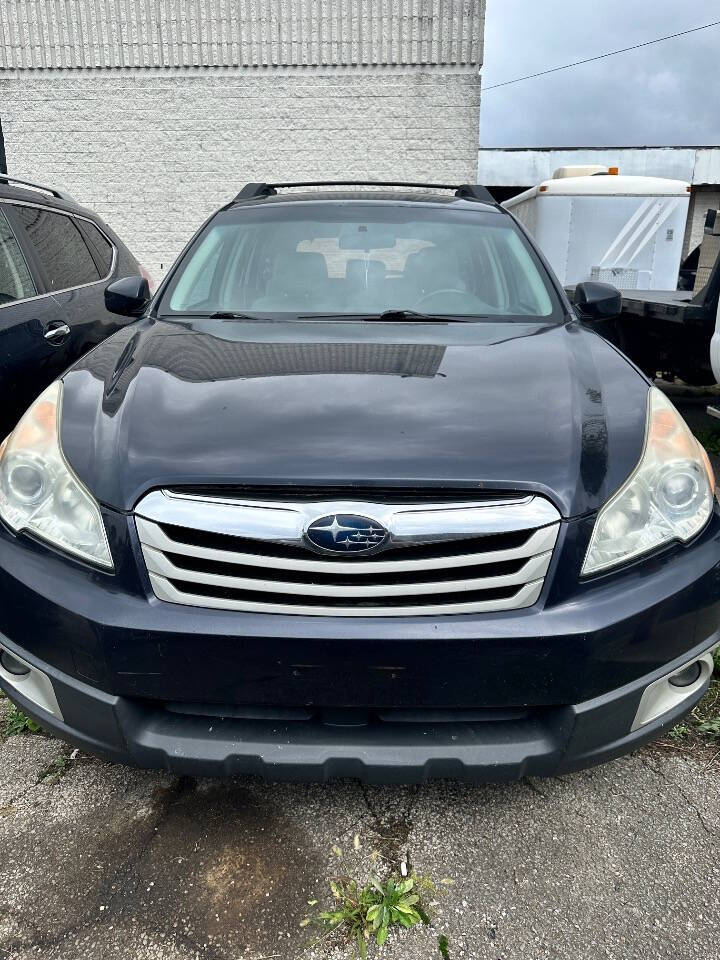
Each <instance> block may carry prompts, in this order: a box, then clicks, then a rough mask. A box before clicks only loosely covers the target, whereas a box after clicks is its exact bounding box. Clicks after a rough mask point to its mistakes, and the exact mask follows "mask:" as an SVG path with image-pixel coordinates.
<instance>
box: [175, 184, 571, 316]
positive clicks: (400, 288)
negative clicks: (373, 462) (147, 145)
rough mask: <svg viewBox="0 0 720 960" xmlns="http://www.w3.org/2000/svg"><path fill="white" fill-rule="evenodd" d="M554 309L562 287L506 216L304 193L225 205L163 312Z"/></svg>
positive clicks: (520, 312) (185, 263) (558, 312)
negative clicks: (294, 198) (320, 198)
mask: <svg viewBox="0 0 720 960" xmlns="http://www.w3.org/2000/svg"><path fill="white" fill-rule="evenodd" d="M388 310H399V311H404V310H408V311H415V312H418V313H423V314H430V315H432V316H441V317H458V318H468V319H471V318H488V317H491V318H493V319H497V318H503V319H523V320H526V319H528V318H535V319H540V320H547V321H550V320H557V319H560V318H561V317H562V309H561V305H560V302H559V299H558V297H557V295H556V293H555V291H554V290H553V288H552V285H551V283H550V280H549V278H548V277H547V274H546V271H545V269H544V268H543V267H542V265H541V264H540V263H539V261H538V259H537V257H536V255H535V253H534V251H533V250H532V248H531V247H530V245H529V243H528V242H527V240H526V239H525V237H524V236H523V235H522V233H521V232H520V230H519V229H518V228H517V226H516V225H515V224H514V222H513V221H512V220H511V219H510V218H509V217H504V216H501V215H498V214H497V213H493V212H490V211H487V212H486V211H475V210H470V211H468V210H467V209H465V210H457V209H452V207H451V206H449V205H448V206H444V205H441V204H437V205H436V206H435V205H433V206H430V205H425V206H423V207H420V206H419V205H417V204H415V205H413V204H412V203H406V204H402V203H398V204H393V203H388V202H385V203H376V204H374V205H373V204H366V203H362V202H358V201H350V202H340V201H336V202H330V203H327V202H326V203H322V202H316V201H299V202H292V203H283V204H277V205H272V204H268V205H265V206H263V207H255V208H254V209H248V208H239V209H237V210H229V211H225V212H223V213H221V214H220V215H219V216H218V217H216V218H214V219H213V221H212V222H211V224H210V225H209V226H208V227H207V229H206V230H205V231H203V232H202V233H201V234H200V236H199V237H198V239H197V240H196V241H195V243H194V244H193V245H192V246H191V248H190V250H189V251H188V253H187V254H186V255H185V257H184V258H183V260H182V262H181V263H180V266H179V268H178V269H177V270H176V271H175V274H174V276H173V277H172V280H171V282H170V283H169V285H168V287H167V289H166V291H165V293H164V294H163V297H162V299H161V302H160V304H159V308H158V315H159V316H165V317H167V316H173V315H176V316H177V315H186V316H187V315H193V316H207V315H212V314H214V313H227V314H233V313H237V314H249V315H250V316H251V317H254V316H258V317H270V316H272V317H277V318H297V317H303V316H316V315H319V316H325V315H327V316H330V317H343V316H366V315H368V316H377V315H379V314H382V313H384V312H385V311H388Z"/></svg>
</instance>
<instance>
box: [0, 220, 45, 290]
mask: <svg viewBox="0 0 720 960" xmlns="http://www.w3.org/2000/svg"><path fill="white" fill-rule="evenodd" d="M36 293H37V289H36V287H35V284H34V283H33V279H32V277H31V276H30V271H29V270H28V266H27V264H26V263H25V257H24V256H23V255H22V251H21V250H20V247H19V246H18V242H17V240H16V239H15V235H14V234H13V232H12V229H11V227H10V224H9V223H8V219H7V217H6V216H5V214H4V213H3V211H2V209H0V306H2V305H3V304H4V303H10V302H11V301H13V300H23V299H24V298H25V297H34V296H35V294H36Z"/></svg>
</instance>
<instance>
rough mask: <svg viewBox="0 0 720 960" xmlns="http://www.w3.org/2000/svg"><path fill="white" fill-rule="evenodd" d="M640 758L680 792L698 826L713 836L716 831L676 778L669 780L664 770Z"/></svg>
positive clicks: (649, 768)
mask: <svg viewBox="0 0 720 960" xmlns="http://www.w3.org/2000/svg"><path fill="white" fill-rule="evenodd" d="M640 759H641V761H642V763H643V764H644V765H645V766H646V767H647V768H648V770H651V771H652V772H653V773H654V774H655V775H656V776H658V777H660V779H661V780H663V781H664V782H665V783H666V784H667V785H668V786H670V787H673V789H675V790H676V791H677V792H678V793H679V794H680V796H681V797H682V798H683V800H684V801H685V803H687V805H688V807H689V808H690V809H691V810H693V811H694V813H695V815H696V817H697V818H698V822H699V823H700V826H701V827H702V828H703V830H704V831H705V833H707V834H708V836H711V837H712V836H714V835H715V833H716V831H715V830H713V829H712V828H711V827H710V826H708V824H707V823H706V822H705V817H704V816H703V814H702V813H701V812H700V808H699V807H698V805H697V804H696V803H695V801H694V800H691V799H690V797H689V796H688V795H687V794H686V793H685V791H684V790H683V788H682V787H681V786H680V784H679V783H678V782H677V781H676V780H671V779H670V778H669V777H668V776H667V774H666V773H665V771H664V770H660V769H658V768H657V767H655V766H654V765H653V764H652V763H651V762H650V760H649V759H648V758H647V757H645V756H641V757H640Z"/></svg>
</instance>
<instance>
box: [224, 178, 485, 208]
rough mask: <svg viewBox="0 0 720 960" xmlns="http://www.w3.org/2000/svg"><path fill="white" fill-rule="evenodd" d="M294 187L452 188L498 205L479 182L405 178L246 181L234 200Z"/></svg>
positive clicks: (462, 194) (472, 197) (463, 195)
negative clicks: (422, 180) (458, 183)
mask: <svg viewBox="0 0 720 960" xmlns="http://www.w3.org/2000/svg"><path fill="white" fill-rule="evenodd" d="M294 187H421V188H424V189H426V190H428V189H429V190H451V191H452V192H453V193H454V194H455V196H456V197H463V198H464V199H466V200H477V201H479V202H480V203H491V204H493V206H497V202H496V200H495V198H494V197H493V195H492V194H491V193H490V191H489V190H488V188H487V187H483V186H481V185H480V184H477V183H461V184H460V185H459V186H458V185H451V184H447V183H413V182H410V181H405V180H305V181H297V182H294V183H246V184H245V186H244V187H243V188H242V190H241V191H240V193H238V195H237V196H236V197H235V199H234V200H233V201H232V202H233V203H239V202H240V201H241V200H257V199H260V198H261V197H272V196H274V195H275V194H276V193H277V192H278V190H282V189H290V188H294Z"/></svg>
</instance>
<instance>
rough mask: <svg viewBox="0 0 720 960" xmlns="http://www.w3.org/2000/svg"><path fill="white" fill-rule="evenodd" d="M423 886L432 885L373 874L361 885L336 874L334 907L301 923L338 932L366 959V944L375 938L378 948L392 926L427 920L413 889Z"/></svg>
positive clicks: (411, 879) (416, 880) (417, 895)
mask: <svg viewBox="0 0 720 960" xmlns="http://www.w3.org/2000/svg"><path fill="white" fill-rule="evenodd" d="M422 886H425V887H428V888H430V887H431V885H430V884H428V883H427V881H423V880H420V879H419V878H417V877H399V876H392V877H389V878H388V879H387V880H386V881H384V882H383V881H381V880H379V879H378V878H377V877H372V878H371V879H370V882H369V883H366V884H365V886H364V887H361V886H360V885H359V884H358V883H357V881H355V880H353V879H352V878H350V877H338V878H337V879H335V880H331V881H330V890H331V891H332V895H333V897H334V899H335V903H334V904H333V909H331V910H321V911H320V912H319V913H318V914H317V916H316V917H307V918H306V919H305V920H303V921H302V923H301V926H308V925H309V924H310V923H317V924H319V925H320V926H321V927H322V928H323V929H324V930H325V931H326V933H331V932H333V931H339V932H341V933H342V934H344V935H345V936H346V937H347V939H348V940H350V941H351V942H352V943H354V944H355V945H356V946H357V950H358V954H359V956H360V957H361V958H362V960H365V958H366V957H367V945H368V943H369V942H370V941H371V940H373V939H374V940H375V943H376V944H377V945H378V946H379V947H381V946H382V945H383V944H384V943H385V941H386V940H387V938H388V935H389V933H390V931H391V930H392V928H393V927H414V926H417V925H418V924H421V923H424V924H429V923H430V918H429V917H428V915H427V913H426V912H425V910H424V909H423V907H422V906H421V904H420V895H419V894H418V893H416V892H415V889H416V888H419V887H422ZM441 952H442V950H441ZM443 956H445V954H443Z"/></svg>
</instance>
